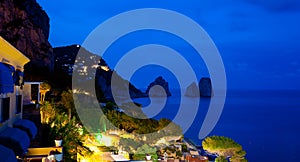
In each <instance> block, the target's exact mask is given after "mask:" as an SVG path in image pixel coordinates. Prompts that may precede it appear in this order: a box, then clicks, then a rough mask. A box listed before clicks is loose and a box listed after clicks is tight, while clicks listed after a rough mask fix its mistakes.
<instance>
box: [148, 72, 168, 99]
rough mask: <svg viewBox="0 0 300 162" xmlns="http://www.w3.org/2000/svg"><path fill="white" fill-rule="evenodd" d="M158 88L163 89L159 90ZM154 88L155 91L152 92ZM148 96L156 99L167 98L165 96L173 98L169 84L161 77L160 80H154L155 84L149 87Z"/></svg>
mask: <svg viewBox="0 0 300 162" xmlns="http://www.w3.org/2000/svg"><path fill="white" fill-rule="evenodd" d="M158 86H160V87H162V88H159V87H158ZM152 88H154V89H153V90H151V89H152ZM150 90H151V94H150ZM146 94H148V95H150V96H155V97H165V95H167V97H169V96H171V92H170V89H169V83H168V82H166V80H165V79H163V77H162V76H159V77H158V78H156V79H155V80H154V82H152V83H150V85H149V86H148V88H147V90H146Z"/></svg>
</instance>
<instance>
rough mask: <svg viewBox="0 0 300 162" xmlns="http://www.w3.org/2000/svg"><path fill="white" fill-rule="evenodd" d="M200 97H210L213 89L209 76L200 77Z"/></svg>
mask: <svg viewBox="0 0 300 162" xmlns="http://www.w3.org/2000/svg"><path fill="white" fill-rule="evenodd" d="M199 90H200V97H212V96H213V90H212V85H211V80H210V78H201V80H200V82H199Z"/></svg>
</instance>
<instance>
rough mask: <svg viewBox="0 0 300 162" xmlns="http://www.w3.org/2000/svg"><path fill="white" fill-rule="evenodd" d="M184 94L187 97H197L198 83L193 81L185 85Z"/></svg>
mask: <svg viewBox="0 0 300 162" xmlns="http://www.w3.org/2000/svg"><path fill="white" fill-rule="evenodd" d="M184 95H185V96H187V97H199V96H200V94H199V87H198V85H197V84H196V83H195V82H193V83H192V84H191V85H189V86H188V87H187V89H186V91H185V94H184Z"/></svg>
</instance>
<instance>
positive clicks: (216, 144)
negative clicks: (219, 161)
mask: <svg viewBox="0 0 300 162" xmlns="http://www.w3.org/2000/svg"><path fill="white" fill-rule="evenodd" d="M202 146H203V149H204V150H207V151H208V152H210V153H216V154H218V155H219V156H223V157H231V158H230V161H235V162H246V161H247V160H246V159H245V155H246V152H245V151H244V150H243V148H242V146H241V145H239V144H238V143H236V142H235V141H234V140H232V139H230V138H228V137H223V136H211V137H207V138H206V139H204V140H203V141H202Z"/></svg>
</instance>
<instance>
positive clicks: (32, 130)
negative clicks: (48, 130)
mask: <svg viewBox="0 0 300 162" xmlns="http://www.w3.org/2000/svg"><path fill="white" fill-rule="evenodd" d="M13 127H14V128H18V129H20V130H22V131H24V132H26V133H27V135H28V137H29V138H30V139H34V138H35V136H36V134H37V128H36V126H35V124H34V123H33V122H32V121H30V120H26V119H21V120H18V121H17V122H15V123H14V125H13Z"/></svg>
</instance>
